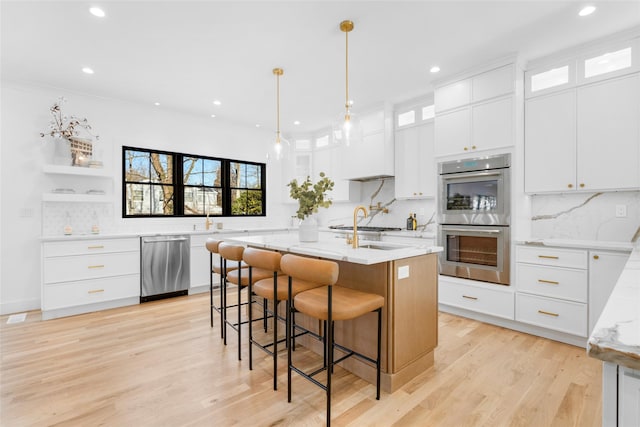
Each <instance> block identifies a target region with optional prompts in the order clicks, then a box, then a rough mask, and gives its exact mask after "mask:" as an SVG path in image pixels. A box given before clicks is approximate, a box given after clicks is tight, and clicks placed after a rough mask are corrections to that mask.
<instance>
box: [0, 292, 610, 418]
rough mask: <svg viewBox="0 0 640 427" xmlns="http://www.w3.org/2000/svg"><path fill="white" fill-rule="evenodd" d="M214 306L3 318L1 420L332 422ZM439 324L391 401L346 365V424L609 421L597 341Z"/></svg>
mask: <svg viewBox="0 0 640 427" xmlns="http://www.w3.org/2000/svg"><path fill="white" fill-rule="evenodd" d="M208 305H209V296H208V294H200V295H192V296H186V297H180V298H173V299H170V300H164V301H156V302H152V303H146V304H142V305H139V306H132V307H126V308H120V309H114V310H107V311H103V312H98V313H91V314H85V315H80V316H74V317H69V318H63V319H56V320H49V321H41V320H40V315H39V312H30V313H29V314H28V316H27V320H26V322H24V323H18V324H9V325H7V324H6V320H7V316H3V317H0V322H1V326H0V334H1V337H0V339H1V341H0V344H1V349H0V357H1V367H0V425H2V426H12V427H13V426H50V425H55V426H97V425H109V426H275V425H296V426H299V425H303V426H316V425H323V424H324V422H325V420H324V415H325V413H324V408H325V398H324V392H323V391H322V390H320V389H319V388H318V387H316V386H314V385H312V384H310V383H308V382H307V381H306V380H304V379H302V378H300V377H298V376H296V375H295V374H294V376H293V379H294V382H293V401H292V403H287V392H286V390H287V387H286V353H282V354H281V356H280V364H279V369H280V371H279V378H278V391H273V389H272V374H271V370H272V361H271V359H270V358H269V357H268V356H267V355H266V354H265V353H263V352H261V351H259V350H257V351H255V352H254V369H253V371H249V362H248V352H247V345H246V343H243V360H242V361H240V362H239V361H238V360H237V346H236V342H237V340H236V336H235V335H230V339H229V343H228V345H227V346H226V347H225V346H224V345H223V344H222V340H221V339H220V329H219V323H218V322H219V318H218V317H216V318H215V325H214V328H213V329H212V328H210V327H209V314H208ZM439 328H440V329H439V337H440V342H439V346H438V348H437V349H436V353H435V366H434V367H432V368H430V369H428V370H427V371H425V372H424V373H422V374H421V375H419V376H417V377H416V378H414V379H413V380H412V381H411V382H410V383H408V384H407V385H405V386H404V387H402V388H401V389H400V390H398V391H397V392H395V393H393V394H391V395H390V394H385V393H383V394H382V396H381V399H380V401H376V400H375V388H374V386H373V385H370V384H368V383H366V382H365V381H363V380H360V379H359V378H357V377H355V376H353V375H352V374H350V373H348V372H346V371H345V370H343V369H340V368H337V369H336V371H335V376H334V378H335V381H334V385H335V386H334V396H333V405H332V412H333V419H332V422H333V424H334V425H336V426H343V425H344V426H347V425H351V426H536V427H537V426H581V427H582V426H599V425H600V424H601V395H602V390H601V364H600V362H599V361H597V360H594V359H591V358H589V357H587V355H586V352H585V350H584V349H582V348H577V347H573V346H570V345H566V344H561V343H557V342H554V341H550V340H546V339H543V338H537V337H534V336H531V335H527V334H522V333H519V332H515V331H511V330H508V329H503V328H499V327H496V326H492V325H487V324H483V323H480V322H476V321H473V320H469V319H465V318H461V317H457V316H453V315H449V314H445V313H440V315H439ZM244 337H245V338H246V334H245V335H244ZM243 341H244V339H243ZM296 357H297V358H309V359H311V358H313V357H315V355H312V354H309V353H307V352H305V350H304V349H302V348H298V351H296ZM296 360H298V359H296Z"/></svg>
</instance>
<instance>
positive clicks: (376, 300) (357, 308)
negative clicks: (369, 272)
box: [294, 286, 384, 320]
mask: <svg viewBox="0 0 640 427" xmlns="http://www.w3.org/2000/svg"><path fill="white" fill-rule="evenodd" d="M327 298H328V288H327V287H321V288H314V289H311V290H308V291H306V292H302V293H300V294H298V295H296V297H295V299H294V301H295V307H296V310H298V311H299V312H301V313H304V314H306V315H308V316H311V317H315V318H316V319H320V320H328V319H329V307H328V306H327ZM332 299H333V301H332V307H333V309H332V311H331V317H332V319H333V320H349V319H355V318H356V317H360V316H362V315H364V314H367V313H369V312H372V311H375V310H377V309H378V308H380V307H382V306H383V305H384V297H383V296H381V295H377V294H372V293H369V292H361V291H357V290H355V289H349V288H345V287H343V286H334V287H333V295H332Z"/></svg>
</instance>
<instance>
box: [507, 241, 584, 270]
mask: <svg viewBox="0 0 640 427" xmlns="http://www.w3.org/2000/svg"><path fill="white" fill-rule="evenodd" d="M516 261H517V262H518V263H527V264H538V265H549V266H554V267H567V268H580V269H585V270H586V269H587V268H588V266H589V258H588V253H587V251H586V250H584V249H564V248H549V247H545V246H542V247H541V246H532V245H518V246H516Z"/></svg>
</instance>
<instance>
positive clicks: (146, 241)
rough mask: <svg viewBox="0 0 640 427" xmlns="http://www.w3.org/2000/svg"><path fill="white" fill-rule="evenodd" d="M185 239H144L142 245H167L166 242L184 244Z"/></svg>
mask: <svg viewBox="0 0 640 427" xmlns="http://www.w3.org/2000/svg"><path fill="white" fill-rule="evenodd" d="M186 241H187V238H186V237H176V238H173V239H150V240H147V239H144V240H143V242H144V243H167V242H186Z"/></svg>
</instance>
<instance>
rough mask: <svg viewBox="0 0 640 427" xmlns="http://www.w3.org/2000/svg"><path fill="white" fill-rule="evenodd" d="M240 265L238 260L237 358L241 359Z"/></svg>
mask: <svg viewBox="0 0 640 427" xmlns="http://www.w3.org/2000/svg"><path fill="white" fill-rule="evenodd" d="M241 283H242V266H241V265H240V261H238V360H242V348H241V343H242V322H241V318H242V306H241V302H242V285H241Z"/></svg>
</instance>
